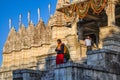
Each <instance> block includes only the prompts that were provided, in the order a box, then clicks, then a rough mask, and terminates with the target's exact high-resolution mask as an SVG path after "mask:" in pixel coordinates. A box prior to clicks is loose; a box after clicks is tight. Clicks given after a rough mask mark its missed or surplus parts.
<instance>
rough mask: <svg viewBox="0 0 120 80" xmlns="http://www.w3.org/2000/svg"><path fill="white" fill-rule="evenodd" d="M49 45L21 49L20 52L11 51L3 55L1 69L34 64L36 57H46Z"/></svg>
mask: <svg viewBox="0 0 120 80" xmlns="http://www.w3.org/2000/svg"><path fill="white" fill-rule="evenodd" d="M49 48H50V46H49V45H42V46H39V47H31V48H29V49H23V50H20V51H13V52H11V53H6V54H3V64H2V67H8V68H9V67H12V66H20V65H22V64H29V63H31V62H36V57H37V56H41V55H45V54H46V55H47V54H48V51H49Z"/></svg>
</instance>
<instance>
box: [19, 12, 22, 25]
mask: <svg viewBox="0 0 120 80" xmlns="http://www.w3.org/2000/svg"><path fill="white" fill-rule="evenodd" d="M21 24H22V14H20V15H19V27H20V26H21Z"/></svg>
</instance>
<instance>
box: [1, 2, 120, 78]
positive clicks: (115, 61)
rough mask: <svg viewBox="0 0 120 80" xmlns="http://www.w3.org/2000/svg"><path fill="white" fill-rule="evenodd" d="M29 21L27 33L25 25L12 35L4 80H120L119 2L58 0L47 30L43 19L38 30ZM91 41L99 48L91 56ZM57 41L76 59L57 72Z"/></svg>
mask: <svg viewBox="0 0 120 80" xmlns="http://www.w3.org/2000/svg"><path fill="white" fill-rule="evenodd" d="M38 11H39V9H38ZM28 15H29V16H28V23H29V25H28V27H27V28H26V27H25V26H24V25H23V24H22V23H20V28H19V30H18V31H17V32H16V30H15V29H14V27H12V28H11V30H10V32H9V34H8V38H7V40H6V43H5V45H4V47H3V62H2V66H1V67H0V80H120V1H119V0H57V5H56V11H55V13H54V15H53V16H51V17H50V19H49V20H48V23H47V24H46V25H45V24H44V22H43V20H42V19H38V23H37V24H36V26H35V25H34V24H33V23H32V21H30V19H29V18H30V13H28ZM20 18H21V16H20ZM87 35H89V36H90V37H91V38H92V40H93V44H94V46H93V47H92V51H89V52H86V46H85V44H84V40H85V37H86V36H87ZM57 39H61V40H62V42H63V43H65V44H66V46H67V47H68V49H69V52H70V57H71V58H70V60H69V61H68V62H67V63H64V64H60V65H57V66H56V63H55V59H56V52H55V48H56V46H57V43H56V40H57Z"/></svg>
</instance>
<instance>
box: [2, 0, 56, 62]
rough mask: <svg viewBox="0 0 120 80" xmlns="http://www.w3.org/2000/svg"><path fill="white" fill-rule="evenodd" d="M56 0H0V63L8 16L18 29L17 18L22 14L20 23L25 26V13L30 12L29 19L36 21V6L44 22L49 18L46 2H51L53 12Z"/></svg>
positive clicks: (7, 26) (52, 11)
mask: <svg viewBox="0 0 120 80" xmlns="http://www.w3.org/2000/svg"><path fill="white" fill-rule="evenodd" d="M56 2H57V0H0V64H1V63H2V50H3V46H4V44H5V41H6V39H7V36H8V33H9V31H10V30H9V24H8V20H9V18H11V19H12V25H13V26H14V27H15V29H16V30H17V31H18V28H19V27H18V18H19V14H22V23H23V24H24V25H25V26H26V27H27V13H28V11H30V12H31V20H32V21H33V23H34V24H36V23H37V8H40V11H41V17H42V19H43V21H44V22H45V23H47V21H48V19H49V12H48V4H51V14H54V11H55V7H56Z"/></svg>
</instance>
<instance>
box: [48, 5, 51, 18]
mask: <svg viewBox="0 0 120 80" xmlns="http://www.w3.org/2000/svg"><path fill="white" fill-rule="evenodd" d="M50 8H51V5H50V4H49V5H48V11H49V16H51V13H50V12H51V11H50Z"/></svg>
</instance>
